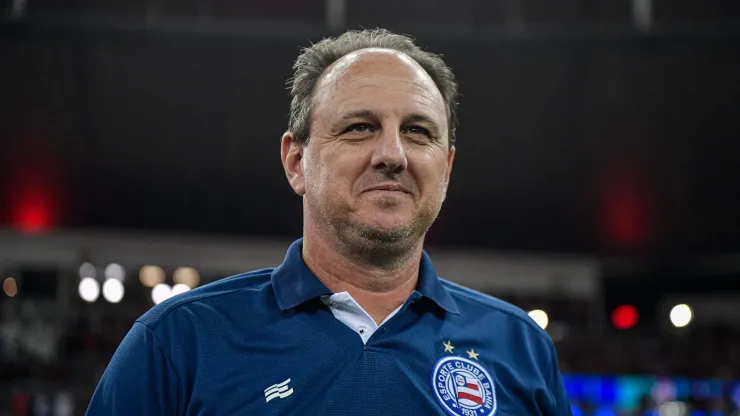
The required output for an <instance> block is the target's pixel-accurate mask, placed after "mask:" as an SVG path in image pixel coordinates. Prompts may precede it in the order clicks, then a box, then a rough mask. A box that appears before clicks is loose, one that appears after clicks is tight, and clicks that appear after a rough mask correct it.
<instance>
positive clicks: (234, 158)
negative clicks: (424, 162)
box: [0, 0, 740, 258]
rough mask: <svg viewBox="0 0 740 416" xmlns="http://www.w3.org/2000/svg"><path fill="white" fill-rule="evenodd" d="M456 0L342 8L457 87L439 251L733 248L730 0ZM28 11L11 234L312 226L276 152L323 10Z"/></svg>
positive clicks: (69, 4) (8, 33)
mask: <svg viewBox="0 0 740 416" xmlns="http://www.w3.org/2000/svg"><path fill="white" fill-rule="evenodd" d="M273 3H277V2H273ZM451 4H452V3H451V2H444V1H437V2H434V1H433V2H429V1H424V2H422V1H408V2H403V3H398V2H395V1H390V0H389V1H380V2H377V1H376V2H352V1H351V2H349V3H348V8H347V16H348V18H347V19H348V22H347V25H348V26H349V27H352V28H356V27H359V26H361V25H362V26H364V27H374V26H377V25H383V26H384V27H388V28H390V29H395V30H398V31H402V32H408V33H411V34H413V35H416V36H417V38H418V40H419V43H420V44H422V45H425V46H427V47H428V49H430V50H432V51H434V52H438V53H442V54H444V56H445V59H446V61H447V62H448V64H449V65H450V66H451V67H452V68H453V69H454V71H455V72H456V74H457V75H458V77H459V81H460V85H461V87H460V88H461V93H462V97H461V104H460V121H461V125H460V128H459V140H458V146H457V159H456V164H455V169H454V171H453V181H452V185H451V190H450V194H449V198H448V201H447V202H446V205H445V207H444V209H443V212H442V215H441V218H440V220H439V221H438V223H437V224H436V225H435V227H433V230H432V231H431V232H430V235H429V243H430V244H434V245H455V246H481V247H487V248H493V249H513V250H526V251H546V252H554V253H589V254H607V255H612V254H617V255H622V254H628V255H637V256H651V257H652V258H655V257H661V258H662V257H668V258H676V257H680V256H684V255H687V254H696V253H727V252H732V251H733V250H734V251H736V250H738V249H739V248H740V220H738V217H739V215H738V213H739V212H740V192H738V190H737V184H738V180H739V179H740V163H738V157H739V156H740V143H739V142H738V140H737V136H738V132H740V117H738V116H737V112H738V109H740V77H739V76H738V74H740V53H738V51H740V30H738V25H736V24H733V22H736V21H737V18H738V16H740V7H739V6H738V4H739V3H738V2H736V1H706V2H705V1H703V2H699V3H697V2H693V1H678V2H676V1H667V0H661V1H656V2H655V4H654V10H653V19H654V26H653V29H652V30H653V31H652V32H650V33H648V34H645V33H643V32H641V31H639V30H638V29H636V28H635V27H632V26H630V22H631V20H630V19H631V15H630V13H631V12H630V6H629V2H619V5H617V4H615V2H610V1H606V0H604V1H599V2H595V1H574V0H569V1H560V2H558V5H557V6H555V5H554V4H550V3H548V2H539V1H525V2H516V3H514V2H505V1H502V2H482V1H481V2H479V1H472V0H470V1H467V2H462V3H455V6H454V7H453V6H451ZM26 13H27V14H26V18H25V19H23V20H19V21H14V20H12V19H8V20H6V21H4V23H3V26H2V31H1V32H0V34H1V35H0V56H1V57H2V58H0V60H1V61H2V64H1V65H0V91H2V94H0V106H1V107H0V108H1V109H2V111H0V126H2V129H1V130H0V139H1V140H2V146H1V147H0V149H1V150H0V161H1V163H0V172H2V188H0V190H1V191H2V192H0V207H2V208H3V212H2V216H0V219H1V221H2V223H3V224H5V225H19V224H23V223H24V221H25V223H29V222H30V223H34V221H36V222H37V223H38V222H39V221H41V222H44V221H46V223H48V224H49V225H51V226H59V227H74V228H90V227H92V228H140V229H150V230H163V231H188V232H205V233H216V234H238V235H245V234H246V235H278V236H291V237H292V236H295V235H297V234H299V233H300V224H301V218H300V205H301V204H300V200H299V198H298V197H297V196H294V195H292V194H291V191H290V188H289V187H288V185H287V183H286V180H285V179H284V174H283V172H282V167H281V165H280V161H279V150H278V149H279V145H278V143H279V138H280V136H281V134H282V132H283V131H284V129H285V128H286V125H287V112H288V105H289V97H288V92H287V89H286V80H287V79H288V78H289V77H290V76H291V65H292V61H293V60H294V59H295V57H296V56H297V53H298V52H299V47H300V46H306V45H308V44H309V43H310V42H311V41H317V40H320V39H321V37H322V36H325V35H327V34H331V33H333V32H332V31H331V30H327V29H325V28H323V26H322V21H323V19H324V4H323V2H317V1H313V2H311V1H306V2H289V3H286V4H285V5H278V6H275V5H272V6H271V5H268V4H262V3H259V2H236V1H231V2H230V1H216V2H208V3H205V2H195V1H191V2H188V1H177V2H172V1H161V2H151V1H148V2H144V1H124V0H119V1H117V2H116V1H108V2H103V3H101V2H85V1H70V0H67V1H62V2H60V1H37V2H30V3H29V4H28V10H27V11H26ZM199 13H200V14H199ZM204 16H205V17H204ZM512 16H514V17H512ZM217 19H221V20H217ZM239 19H241V20H239ZM267 19H273V20H272V21H270V20H267ZM520 27H526V28H527V29H526V30H525V29H521V30H519V29H517V28H520ZM36 205H43V206H46V207H48V209H46V210H42V211H43V212H36V213H35V214H33V213H32V212H33V211H34V208H33V207H34V206H36ZM36 211H39V210H36ZM34 215H35V217H34ZM29 217H32V218H31V219H29ZM33 218H35V220H34V219H33ZM471 229H475V231H476V232H471Z"/></svg>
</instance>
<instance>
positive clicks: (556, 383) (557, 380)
mask: <svg viewBox="0 0 740 416" xmlns="http://www.w3.org/2000/svg"><path fill="white" fill-rule="evenodd" d="M550 351H551V354H550V357H552V358H551V360H552V364H551V365H550V380H549V381H548V383H549V385H550V386H549V387H550V393H551V394H552V401H553V410H552V413H550V414H548V415H546V416H572V415H573V410H572V408H571V405H570V399H569V398H568V394H567V393H566V391H565V385H564V384H563V376H562V374H560V368H559V366H558V354H557V352H556V351H555V346H554V345H553V344H552V343H550Z"/></svg>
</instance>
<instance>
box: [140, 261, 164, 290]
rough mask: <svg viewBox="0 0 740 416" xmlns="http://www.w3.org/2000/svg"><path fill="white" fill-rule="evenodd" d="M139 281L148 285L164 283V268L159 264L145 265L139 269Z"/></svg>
mask: <svg viewBox="0 0 740 416" xmlns="http://www.w3.org/2000/svg"><path fill="white" fill-rule="evenodd" d="M139 281H140V282H141V284H142V285H144V286H146V287H154V286H156V285H158V284H160V283H164V270H162V268H161V267H159V266H144V267H142V268H141V270H140V271H139Z"/></svg>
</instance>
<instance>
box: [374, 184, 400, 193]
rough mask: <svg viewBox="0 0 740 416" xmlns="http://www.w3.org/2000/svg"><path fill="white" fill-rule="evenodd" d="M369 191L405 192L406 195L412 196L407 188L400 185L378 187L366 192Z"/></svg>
mask: <svg viewBox="0 0 740 416" xmlns="http://www.w3.org/2000/svg"><path fill="white" fill-rule="evenodd" d="M369 191H386V192H403V193H405V194H411V191H409V190H408V189H407V188H406V187H405V186H403V185H399V184H387V185H377V186H373V187H371V188H368V189H366V190H365V192H369Z"/></svg>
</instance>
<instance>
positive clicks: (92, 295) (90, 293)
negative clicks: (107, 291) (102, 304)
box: [77, 277, 100, 302]
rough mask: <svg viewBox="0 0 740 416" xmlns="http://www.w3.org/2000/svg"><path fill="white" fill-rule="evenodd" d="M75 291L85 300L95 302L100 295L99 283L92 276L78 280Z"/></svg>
mask: <svg viewBox="0 0 740 416" xmlns="http://www.w3.org/2000/svg"><path fill="white" fill-rule="evenodd" d="M77 291H78V293H79V294H80V297H81V298H82V300H84V301H85V302H95V301H96V300H98V296H100V284H99V283H98V281H97V280H95V279H93V278H92V277H85V278H83V279H82V280H80V285H79V286H78V288H77Z"/></svg>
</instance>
